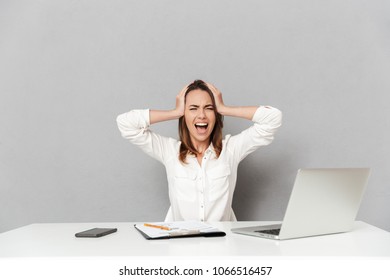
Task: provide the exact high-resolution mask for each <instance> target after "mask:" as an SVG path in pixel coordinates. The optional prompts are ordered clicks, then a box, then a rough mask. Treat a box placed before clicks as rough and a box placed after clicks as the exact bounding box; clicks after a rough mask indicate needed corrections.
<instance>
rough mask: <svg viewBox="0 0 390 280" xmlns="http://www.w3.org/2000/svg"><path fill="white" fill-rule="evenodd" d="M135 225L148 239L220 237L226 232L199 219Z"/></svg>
mask: <svg viewBox="0 0 390 280" xmlns="http://www.w3.org/2000/svg"><path fill="white" fill-rule="evenodd" d="M134 227H135V228H136V229H137V230H138V231H139V232H140V233H141V234H142V235H143V236H144V237H145V238H146V239H167V238H184V237H200V236H203V237H219V236H225V235H226V233H225V232H223V231H220V230H219V229H218V228H215V227H213V226H211V225H208V224H206V223H203V222H198V221H180V222H159V223H144V224H135V225H134Z"/></svg>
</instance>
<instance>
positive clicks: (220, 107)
mask: <svg viewBox="0 0 390 280" xmlns="http://www.w3.org/2000/svg"><path fill="white" fill-rule="evenodd" d="M206 84H207V87H208V88H209V89H210V90H211V92H212V93H213V95H214V99H215V105H216V106H217V108H216V110H217V112H218V113H220V114H221V115H223V111H224V108H225V107H226V106H225V103H223V99H222V93H221V92H220V91H219V89H217V88H216V87H215V86H214V85H212V84H210V83H206Z"/></svg>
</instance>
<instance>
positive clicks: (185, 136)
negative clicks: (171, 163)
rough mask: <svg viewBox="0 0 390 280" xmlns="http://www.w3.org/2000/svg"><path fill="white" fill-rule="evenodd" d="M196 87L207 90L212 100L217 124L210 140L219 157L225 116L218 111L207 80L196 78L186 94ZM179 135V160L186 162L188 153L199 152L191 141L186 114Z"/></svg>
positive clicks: (182, 118)
mask: <svg viewBox="0 0 390 280" xmlns="http://www.w3.org/2000/svg"><path fill="white" fill-rule="evenodd" d="M195 89H200V90H203V91H206V92H207V93H208V94H209V95H210V97H211V100H212V103H213V107H214V114H215V125H214V128H213V131H212V132H211V134H210V140H211V141H210V142H211V143H213V146H214V150H215V153H216V154H217V157H219V155H220V154H221V152H222V128H223V116H222V115H221V114H219V113H218V112H217V108H216V105H215V99H214V94H213V92H212V91H211V90H210V89H209V88H208V86H207V85H206V83H205V82H203V81H202V80H195V81H194V82H193V83H192V84H190V85H189V86H188V88H187V91H186V93H185V96H187V94H188V93H189V92H190V91H192V90H195ZM179 137H180V141H181V144H180V152H179V160H180V161H181V162H183V163H186V157H187V154H192V155H197V154H198V152H197V151H196V149H195V148H194V145H193V144H192V142H191V138H190V132H189V130H188V127H187V125H186V122H185V119H184V116H182V117H180V119H179Z"/></svg>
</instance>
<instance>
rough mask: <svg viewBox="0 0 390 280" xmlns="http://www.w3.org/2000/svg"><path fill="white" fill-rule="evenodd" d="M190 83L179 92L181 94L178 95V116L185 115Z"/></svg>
mask: <svg viewBox="0 0 390 280" xmlns="http://www.w3.org/2000/svg"><path fill="white" fill-rule="evenodd" d="M188 86H189V85H186V86H185V87H184V88H182V90H181V91H180V92H179V94H178V95H177V96H176V108H175V111H176V112H177V114H178V116H180V117H181V116H183V115H184V110H185V95H186V91H187V89H188Z"/></svg>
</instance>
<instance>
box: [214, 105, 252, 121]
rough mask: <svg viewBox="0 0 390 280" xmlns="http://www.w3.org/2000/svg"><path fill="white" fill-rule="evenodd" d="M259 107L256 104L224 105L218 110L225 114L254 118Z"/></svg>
mask: <svg viewBox="0 0 390 280" xmlns="http://www.w3.org/2000/svg"><path fill="white" fill-rule="evenodd" d="M258 108H259V107H256V106H222V107H221V108H219V110H218V112H219V113H220V114H221V115H223V116H230V117H237V118H244V119H247V120H252V118H253V116H254V114H255V112H256V110H257V109H258Z"/></svg>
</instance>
